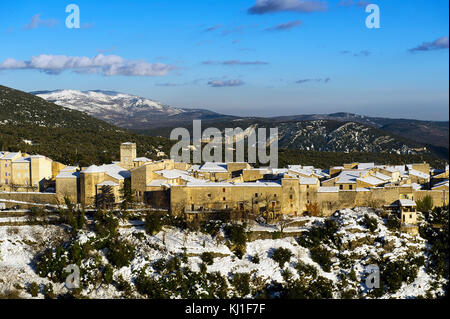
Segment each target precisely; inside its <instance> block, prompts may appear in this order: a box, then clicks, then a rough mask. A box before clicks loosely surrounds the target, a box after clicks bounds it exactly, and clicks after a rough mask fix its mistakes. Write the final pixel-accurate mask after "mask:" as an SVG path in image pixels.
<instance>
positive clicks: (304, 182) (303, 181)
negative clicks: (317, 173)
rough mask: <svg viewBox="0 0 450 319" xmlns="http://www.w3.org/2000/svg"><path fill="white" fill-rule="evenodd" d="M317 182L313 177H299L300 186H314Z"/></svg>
mask: <svg viewBox="0 0 450 319" xmlns="http://www.w3.org/2000/svg"><path fill="white" fill-rule="evenodd" d="M318 182H319V180H318V179H317V178H315V177H301V176H300V177H299V183H300V184H301V185H316V184H317V183H318Z"/></svg>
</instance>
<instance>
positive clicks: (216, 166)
mask: <svg viewBox="0 0 450 319" xmlns="http://www.w3.org/2000/svg"><path fill="white" fill-rule="evenodd" d="M227 168H228V166H227V164H226V163H215V162H206V163H205V164H203V165H202V166H200V168H199V169H198V171H199V172H209V173H220V172H228V169H227Z"/></svg>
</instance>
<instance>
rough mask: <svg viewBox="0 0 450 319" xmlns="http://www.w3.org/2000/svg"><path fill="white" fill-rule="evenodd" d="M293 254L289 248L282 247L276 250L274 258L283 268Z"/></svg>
mask: <svg viewBox="0 0 450 319" xmlns="http://www.w3.org/2000/svg"><path fill="white" fill-rule="evenodd" d="M292 256H294V254H293V253H292V252H291V251H290V250H289V249H287V248H282V247H280V248H277V249H275V250H274V252H273V255H272V259H273V260H274V261H276V262H277V263H278V264H279V265H280V268H283V267H284V264H285V263H287V262H289V260H290V259H291V257H292Z"/></svg>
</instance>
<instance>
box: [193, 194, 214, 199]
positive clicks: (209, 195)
mask: <svg viewBox="0 0 450 319" xmlns="http://www.w3.org/2000/svg"><path fill="white" fill-rule="evenodd" d="M208 197H209V198H211V194H208ZM191 199H192V197H191Z"/></svg>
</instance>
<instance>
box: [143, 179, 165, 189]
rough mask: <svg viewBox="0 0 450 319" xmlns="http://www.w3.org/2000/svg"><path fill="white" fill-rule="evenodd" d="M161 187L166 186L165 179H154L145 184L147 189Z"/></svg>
mask: <svg viewBox="0 0 450 319" xmlns="http://www.w3.org/2000/svg"><path fill="white" fill-rule="evenodd" d="M163 185H167V179H154V180H152V181H151V182H150V183H148V184H147V186H149V187H161V186H163Z"/></svg>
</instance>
